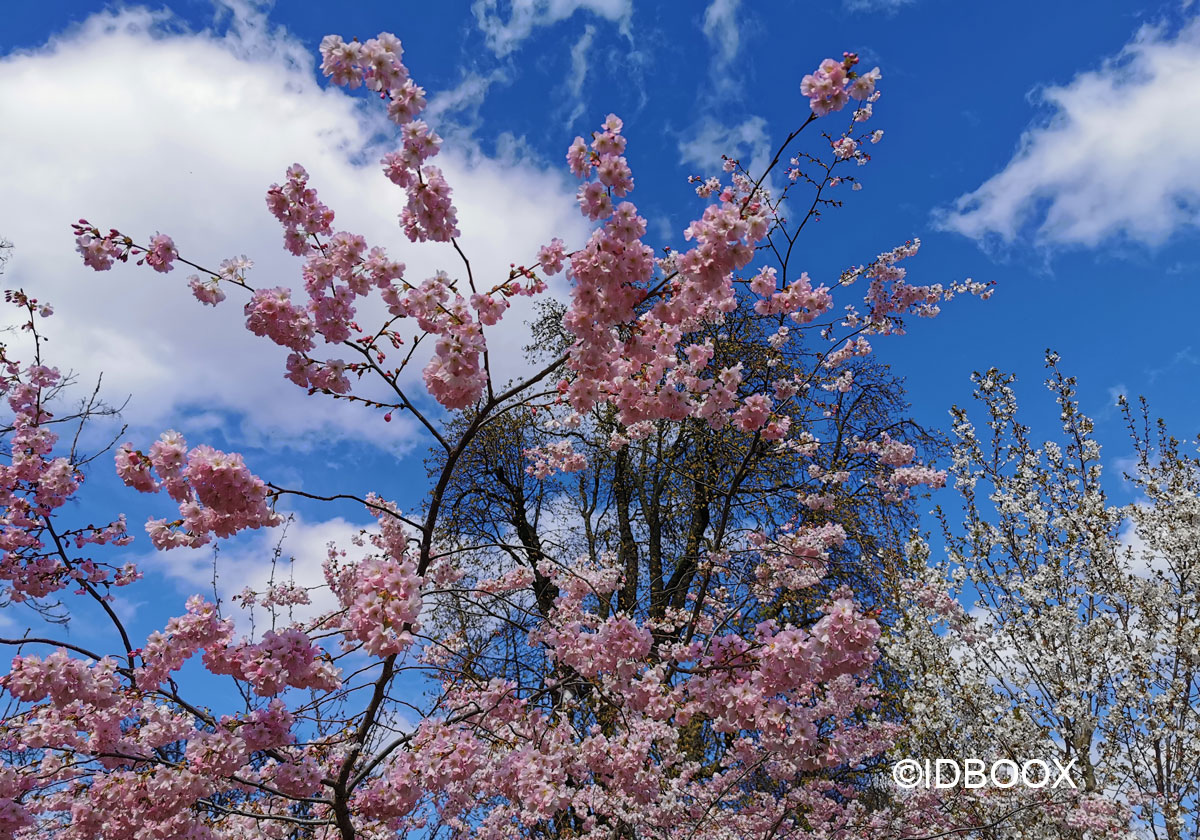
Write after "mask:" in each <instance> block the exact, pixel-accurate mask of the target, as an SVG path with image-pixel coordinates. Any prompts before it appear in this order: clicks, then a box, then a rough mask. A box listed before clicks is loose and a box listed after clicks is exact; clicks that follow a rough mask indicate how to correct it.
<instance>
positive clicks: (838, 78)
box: [800, 53, 880, 117]
mask: <svg viewBox="0 0 1200 840" xmlns="http://www.w3.org/2000/svg"><path fill="white" fill-rule="evenodd" d="M856 64H858V56H856V55H854V54H853V53H846V56H845V58H843V59H842V60H841V61H835V60H834V59H832V58H827V59H825V60H824V61H822V62H821V64H820V66H819V67H818V68H817V69H816V70H814V71H813V72H812V73H809V74H808V75H806V76H805V77H804V78H803V79H801V81H800V92H801V93H802V94H804V95H805V96H807V97H808V99H809V104H810V106H811V107H812V112H813V113H814V114H816V115H817V116H818V117H820V116H824V115H825V114H828V113H829V112H830V111H840V110H841V109H842V108H844V107H846V103H848V102H849V101H850V99H851V98H854V99H858V100H863V99H867V98H869V97H870V96H871V94H873V93H874V92H875V85H876V83H878V81H879V79H880V73H879V68H878V67H876V68H875V69H873V70H871V71H870V72H868V73H863V74H861V75H859V74H856V73H854V71H853V70H852V69H851V68H853V67H854V66H855V65H856Z"/></svg>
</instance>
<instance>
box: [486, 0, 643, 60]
mask: <svg viewBox="0 0 1200 840" xmlns="http://www.w3.org/2000/svg"><path fill="white" fill-rule="evenodd" d="M507 5H508V11H509V13H508V18H507V20H505V18H504V15H503V14H502V13H501V11H500V8H499V7H500V2H499V0H476V2H475V3H474V4H472V6H471V11H472V12H473V13H474V14H475V20H476V22H477V23H478V24H479V28H480V29H481V30H482V31H483V34H484V37H485V38H486V39H487V44H488V47H489V48H490V49H491V50H492V52H494V53H495V54H496V55H497V56H499V57H501V58H503V57H504V56H506V55H508V54H509V53H511V52H513V51H514V50H516V49H517V48H518V47H520V46H521V43H522V42H523V41H524V40H525V39H526V38H528V37H529V36H530V35H531V34H533V30H534V29H536V28H538V27H542V26H550V25H552V24H555V23H559V22H561V21H564V20H566V19H568V18H570V17H571V16H572V15H574V14H575V13H576V12H579V11H587V12H591V13H592V14H593V15H595V16H597V17H600V18H603V19H605V20H607V21H609V22H611V23H614V24H616V25H617V27H618V29H619V31H620V32H621V34H622V35H624V36H625V37H626V38H631V37H632V32H631V28H630V22H631V19H632V17H633V0H511V2H510V3H508V4H507Z"/></svg>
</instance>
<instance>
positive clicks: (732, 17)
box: [703, 0, 741, 66]
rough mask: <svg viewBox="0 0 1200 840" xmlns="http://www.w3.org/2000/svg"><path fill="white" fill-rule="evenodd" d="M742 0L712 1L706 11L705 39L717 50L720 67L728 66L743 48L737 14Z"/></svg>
mask: <svg viewBox="0 0 1200 840" xmlns="http://www.w3.org/2000/svg"><path fill="white" fill-rule="evenodd" d="M740 5H741V0H712V2H711V3H709V4H708V8H707V9H705V10H704V26H703V28H704V37H705V38H707V39H708V41H709V43H710V44H712V45H713V47H714V48H716V51H717V56H716V58H717V62H718V64H719V65H725V66H728V65H730V64H732V63H733V60H734V59H735V58H737V54H738V49H739V47H740V46H741V38H740V37H739V31H738V21H737V13H738V7H739V6H740Z"/></svg>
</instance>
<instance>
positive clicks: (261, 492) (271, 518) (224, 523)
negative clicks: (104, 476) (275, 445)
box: [116, 431, 282, 549]
mask: <svg viewBox="0 0 1200 840" xmlns="http://www.w3.org/2000/svg"><path fill="white" fill-rule="evenodd" d="M185 453H186V455H185ZM116 466H117V475H118V476H120V478H121V480H122V481H124V482H125V484H126V485H128V486H130V487H133V488H134V489H136V490H139V491H141V492H143V493H154V492H158V491H159V490H161V489H165V490H166V491H167V493H168V495H170V497H171V498H172V499H173V500H175V501H176V502H178V503H179V514H180V517H181V519H180V520H179V521H177V522H173V523H172V522H168V521H167V520H165V519H152V520H150V521H149V522H148V523H147V524H146V530H147V532H148V533H149V534H150V540H151V542H152V543H154V546H155V548H159V549H167V548H174V547H175V546H191V547H196V546H201V545H205V544H206V543H208V542H209V540H210V539H211V538H212V537H213V536H216V537H220V538H224V537H229V536H232V535H233V534H236V533H237V532H238V531H242V530H245V529H253V528H263V527H269V526H272V525H278V524H279V523H280V522H281V521H282V520H281V518H280V517H279V515H278V514H276V513H275V512H274V511H273V510H271V508H270V505H269V504H268V500H267V487H266V484H265V483H264V482H263V480H262V479H261V478H259V477H258V476H256V475H254V474H253V473H251V472H250V470H249V469H248V468H247V467H246V463H245V461H244V460H242V456H241V455H239V454H237V453H227V452H221V451H219V450H216V449H213V448H212V447H211V446H206V445H203V444H202V445H200V446H197V447H195V448H194V449H192V450H190V451H188V450H187V443H186V441H184V439H183V436H182V435H180V434H179V433H178V432H175V431H168V432H165V433H163V435H162V437H161V438H160V439H159V440H158V441H157V442H156V443H155V444H154V445H153V446H152V447H151V449H150V454H149V455H148V456H147V455H144V454H143V453H141V452H139V451H137V450H135V449H133V448H132V446H131V445H130V444H128V443H126V444H124V445H122V446H121V447H120V449H118V450H117V455H116ZM155 474H157V475H158V477H159V478H160V479H161V483H160V482H159V481H156V480H155V478H154V476H155Z"/></svg>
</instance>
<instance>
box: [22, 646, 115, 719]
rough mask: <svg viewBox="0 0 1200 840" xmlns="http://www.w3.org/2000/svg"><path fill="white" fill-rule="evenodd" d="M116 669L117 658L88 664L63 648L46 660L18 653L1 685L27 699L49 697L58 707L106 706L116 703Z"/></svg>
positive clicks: (33, 701)
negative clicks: (74, 705) (69, 654)
mask: <svg viewBox="0 0 1200 840" xmlns="http://www.w3.org/2000/svg"><path fill="white" fill-rule="evenodd" d="M116 668H117V663H116V660H114V659H111V658H105V659H101V660H100V661H99V662H97V663H95V664H89V663H86V662H84V661H83V660H81V659H74V658H72V657H70V656H68V655H67V652H66V651H65V650H61V649H60V650H57V651H55V652H54V653H52V654H50V655H49V656H47V657H45V658H44V659H42V658H38V657H36V656H16V657H13V660H12V665H11V667H10V669H9V672H8V673H7V674H5V675H4V676H3V677H0V687H3V688H4V690H6V691H8V692H9V693H10V694H12V695H13V696H14V697H16V698H17V699H19V700H23V701H25V702H32V703H38V702H41V701H42V700H45V699H47V698H48V699H49V700H50V702H51V703H53V704H54V705H56V706H69V705H71V704H72V703H86V704H88V705H91V706H94V707H106V706H111V705H112V704H113V703H114V702H115V697H116V693H117V689H118V687H119V681H118V679H117V676H116Z"/></svg>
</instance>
